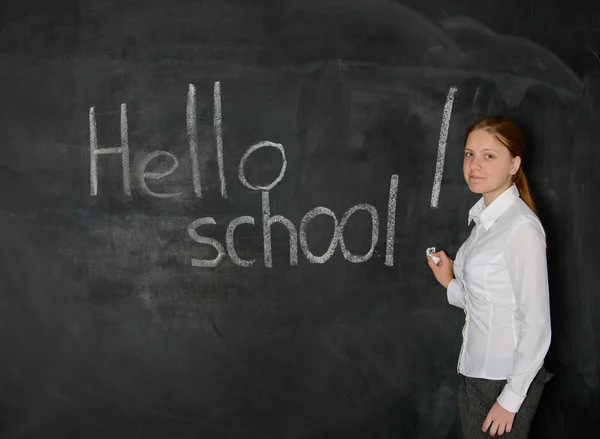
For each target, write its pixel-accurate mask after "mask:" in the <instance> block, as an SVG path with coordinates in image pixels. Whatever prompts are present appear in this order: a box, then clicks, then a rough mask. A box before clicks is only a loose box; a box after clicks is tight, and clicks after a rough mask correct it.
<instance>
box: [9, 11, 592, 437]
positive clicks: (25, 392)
mask: <svg viewBox="0 0 600 439" xmlns="http://www.w3.org/2000/svg"><path fill="white" fill-rule="evenodd" d="M599 53H600V5H598V3H597V2H594V1H592V0H589V1H587V2H579V3H577V2H567V1H562V2H553V3H552V2H543V3H542V2H533V1H532V2H522V1H498V0H493V1H492V0H487V1H478V2H467V1H453V2H450V1H442V0H428V1H417V0H414V1H404V2H398V1H391V0H381V1H372V0H348V1H334V0H318V1H317V0H293V1H292V0H281V1H274V0H273V1H270V0H262V1H261V0H254V1H251V0H247V1H241V0H237V1H208V0H207V1H195V2H194V1H178V2H167V1H158V0H153V1H141V0H137V1H136V0H132V1H124V0H122V1H114V0H113V1H103V2H100V1H89V0H81V1H75V0H45V1H42V0H38V1H34V0H27V1H23V0H21V1H4V2H2V3H1V4H0V148H1V151H2V160H1V161H0V206H1V208H0V258H1V259H0V261H1V264H0V294H1V296H0V298H1V305H0V358H1V360H0V437H1V438H5V437H6V438H30V437H31V438H33V437H36V438H39V437H44V438H65V437H85V438H90V439H91V438H106V437H113V438H121V437H123V438H131V437H133V438H135V437H139V438H196V437H203V438H261V439H267V438H274V439H275V438H276V439H281V438H312V439H316V438H327V439H331V438H364V437H369V438H398V437H402V438H405V437H406V438H408V437H410V438H457V437H459V426H458V418H457V408H456V390H457V384H458V381H457V372H456V361H457V357H458V351H459V349H460V343H461V328H462V324H463V317H464V315H463V313H462V312H461V311H460V310H459V309H457V308H454V307H452V306H450V305H448V303H447V301H446V298H445V295H444V291H443V289H442V288H441V287H440V286H439V285H438V284H437V283H436V281H435V279H434V278H433V276H432V275H431V273H430V270H429V268H428V267H427V265H426V262H425V255H424V252H425V249H426V248H427V247H430V246H436V247H437V248H438V249H440V248H441V249H445V250H446V251H447V252H448V253H449V254H450V255H451V256H454V254H455V252H456V250H457V249H458V247H459V246H460V244H461V243H462V242H463V240H464V239H465V238H466V237H467V236H468V233H469V227H468V226H467V213H468V209H469V208H470V206H471V205H472V204H473V203H474V202H475V201H476V200H477V196H475V195H473V194H471V193H470V192H469V191H468V188H467V186H466V184H465V183H464V181H463V178H462V167H461V166H462V142H463V135H464V130H465V128H466V126H467V125H468V124H469V123H470V122H472V121H474V120H475V119H477V118H479V117H482V116H486V115H489V114H504V115H507V116H510V117H513V118H515V119H516V120H517V121H519V123H520V124H521V125H522V126H523V129H524V131H525V132H526V136H527V141H528V148H529V149H528V151H527V155H526V157H525V169H526V171H527V174H528V176H529V179H530V181H531V184H532V188H533V191H534V195H535V197H536V200H537V202H538V206H539V209H540V218H541V219H542V222H543V224H544V226H545V227H546V231H547V235H548V264H549V269H550V283H551V304H552V319H553V321H552V324H553V342H552V346H551V349H550V352H549V355H548V357H547V368H548V369H549V370H550V371H551V372H554V373H555V374H556V376H555V378H554V379H553V380H552V381H551V382H550V383H549V384H548V385H547V387H546V391H545V394H544V398H543V401H542V403H541V406H540V409H539V411H538V414H537V416H536V418H535V421H534V425H533V432H532V437H535V438H552V439H554V438H556V439H558V438H561V439H562V438H575V437H587V436H586V434H588V433H590V432H593V431H594V430H595V429H597V428H598V427H599V426H600V425H599V422H598V413H599V412H600V384H599V378H600V374H599V371H600V366H599V359H598V352H599V348H600V346H599V338H598V333H599V330H600V299H599V295H598V285H597V284H598V282H597V268H596V267H597V265H598V263H599V262H600V257H599V256H600V252H598V250H597V245H598V242H599V241H600V239H599V238H600V229H599V228H598V214H599V212H598V202H597V199H598V196H597V194H598V190H599V189H600V177H599V176H598V175H599V174H598V172H597V169H598V165H600V153H599V152H598V151H599V149H598V138H600V58H599V55H598V54H599ZM452 87H455V89H453V88H452ZM451 90H455V94H454V95H452V91H451ZM449 96H450V97H452V96H453V97H454V99H453V100H452V99H451V98H450V99H449ZM219 104H220V105H219ZM445 106H446V108H447V111H446V113H444V108H445ZM219 107H220V110H221V111H218V109H219ZM444 114H446V116H447V117H446V118H444ZM444 120H446V121H449V125H448V130H447V143H446V144H445V153H444V148H443V147H440V144H441V145H442V146H443V145H444V140H445V137H444V135H443V132H444V129H443V125H444ZM94 134H95V135H94ZM94 139H97V145H96V148H97V150H96V151H100V153H98V154H96V153H92V149H91V148H92V147H94V145H95V140H94ZM259 142H271V143H270V144H269V145H270V146H276V144H277V145H281V146H280V147H279V148H280V149H277V147H265V148H259V149H257V150H256V151H255V152H252V153H251V154H250V156H249V157H247V160H246V159H244V157H245V154H246V153H247V152H248V151H249V149H250V148H251V147H252V146H253V145H256V144H257V143H259ZM108 148H121V149H120V150H117V149H113V150H109V149H108ZM219 150H221V151H222V155H220V154H219V153H218V151H219ZM157 151H162V152H157ZM281 151H283V152H284V154H285V161H284V160H283V158H282V154H281ZM102 152H104V153H102ZM109 152H112V153H110V154H109ZM127 153H128V154H127ZM153 153H154V155H151V154H153ZM94 158H96V159H97V165H96V168H95V169H96V171H97V172H96V173H95V172H94V165H93V163H94ZM240 162H242V164H243V165H244V166H242V175H243V176H244V177H245V178H246V179H247V185H244V184H243V182H242V180H243V179H240V175H239V172H240V171H239V165H240ZM438 162H439V163H440V166H439V167H437V168H436V166H437V163H438ZM284 164H285V170H283V171H282V168H283V165H284ZM441 165H443V166H441ZM436 170H437V174H436ZM280 172H281V173H282V178H281V179H280V181H279V182H276V179H277V177H278V175H279V174H280ZM94 175H95V176H96V177H95V178H96V180H95V181H96V183H94ZM436 175H437V176H438V182H440V183H441V185H440V186H436V185H435V183H434V177H435V176H436ZM221 177H223V179H222V178H221ZM271 182H276V184H275V185H273V187H271V188H268V189H262V190H261V189H258V190H256V189H251V188H249V187H247V186H253V187H254V188H257V187H258V186H263V187H265V186H269V185H270V183H271ZM436 187H438V188H439V199H438V201H437V203H433V202H432V194H435V193H436ZM353 206H359V207H358V208H357V209H358V210H356V209H355V210H356V211H355V212H354V213H352V212H353V210H351V209H352V208H353ZM316 207H320V208H321V209H317V210H315V211H313V209H314V208H316ZM311 211H313V212H314V218H312V220H311V216H310V215H309V216H306V215H307V214H308V213H309V212H311ZM346 212H347V213H348V214H350V213H352V214H351V215H349V216H348V215H344V214H345V213H346ZM239 217H244V218H242V219H241V220H238V221H239V222H240V225H239V226H238V227H237V229H235V231H232V230H231V227H230V225H231V222H232V221H234V220H235V219H236V218H239ZM334 217H335V218H334ZM303 219H304V221H303ZM211 222H212V224H211ZM252 222H254V225H253V224H252ZM270 222H273V224H272V225H269V224H270ZM234 224H235V222H234ZM228 228H229V229H230V230H229V231H230V238H231V239H230V240H229V244H230V247H231V246H233V248H234V249H235V252H236V254H237V255H238V256H239V258H240V259H239V260H238V259H236V257H235V254H233V253H232V252H231V248H227V239H226V237H227V234H228ZM288 229H291V230H292V233H290V231H289V230H288ZM232 232H233V233H232ZM231 233H232V234H231ZM269 236H270V243H269ZM290 236H292V237H293V238H294V239H292V242H291V244H290ZM220 247H222V248H220ZM269 248H270V251H269ZM328 248H329V249H330V250H331V251H330V252H329V253H328V252H327V251H328ZM219 249H220V250H223V256H222V258H220V259H218V260H216V261H215V262H213V263H212V265H214V266H208V267H207V266H202V265H207V264H210V262H207V261H211V260H214V259H215V258H216V257H217V255H218V251H217V250H219ZM311 254H312V255H313V256H310V255H311ZM307 255H308V256H307ZM363 255H364V257H362V258H361V256H363ZM232 256H233V257H232ZM295 257H297V261H296V260H295ZM244 261H247V262H244ZM244 265H245V266H244Z"/></svg>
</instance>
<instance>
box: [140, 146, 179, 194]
mask: <svg viewBox="0 0 600 439" xmlns="http://www.w3.org/2000/svg"><path fill="white" fill-rule="evenodd" d="M161 155H162V156H167V157H170V158H171V159H172V160H173V165H172V166H171V167H170V168H169V169H167V170H166V171H164V172H146V167H147V166H148V164H149V163H150V162H151V161H152V160H154V159H155V158H158V157H160V156H161ZM177 166H179V162H178V161H177V157H175V156H174V155H173V154H171V153H170V152H167V151H154V152H152V153H150V154H148V155H147V156H146V157H144V158H143V159H142V160H141V161H140V164H139V165H138V177H139V179H140V186H141V187H142V190H143V191H144V192H145V193H146V194H148V195H150V196H151V197H155V198H173V197H177V196H178V195H181V194H182V192H176V193H169V194H158V193H156V192H154V191H152V190H150V188H148V185H147V184H146V179H147V178H149V179H151V180H158V179H159V178H163V177H166V176H167V175H171V174H172V173H173V171H175V169H177Z"/></svg>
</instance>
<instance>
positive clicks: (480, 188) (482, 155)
mask: <svg viewBox="0 0 600 439" xmlns="http://www.w3.org/2000/svg"><path fill="white" fill-rule="evenodd" d="M520 165H521V158H520V157H512V156H511V153H510V151H509V150H508V148H507V147H506V146H504V145H503V144H502V143H500V142H499V141H497V140H496V138H495V137H494V136H492V135H491V134H488V133H487V132H486V131H484V130H475V131H473V132H471V134H469V137H468V138H467V143H466V144H465V155H464V160H463V174H464V176H465V180H466V182H467V184H468V185H469V189H470V190H471V192H474V193H476V194H482V195H483V198H484V200H485V204H486V205H487V206H489V205H490V203H491V202H492V201H494V200H495V199H496V197H497V196H498V195H500V194H501V193H502V192H504V191H505V190H506V189H508V188H509V187H510V186H511V185H512V176H513V175H515V174H516V173H517V171H518V170H519V166H520Z"/></svg>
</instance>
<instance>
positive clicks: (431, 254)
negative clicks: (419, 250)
mask: <svg viewBox="0 0 600 439" xmlns="http://www.w3.org/2000/svg"><path fill="white" fill-rule="evenodd" d="M434 253H435V247H429V248H428V249H427V250H425V254H426V255H427V257H429V258H431V259H433V262H435V265H437V264H439V263H440V258H438V257H437V256H435V255H434Z"/></svg>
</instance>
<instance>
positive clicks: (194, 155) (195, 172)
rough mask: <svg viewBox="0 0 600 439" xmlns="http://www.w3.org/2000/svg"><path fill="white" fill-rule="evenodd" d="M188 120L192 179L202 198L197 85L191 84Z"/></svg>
mask: <svg viewBox="0 0 600 439" xmlns="http://www.w3.org/2000/svg"><path fill="white" fill-rule="evenodd" d="M185 115H186V121H187V135H188V143H189V144H190V161H191V162H192V181H193V182H194V193H195V194H196V196H197V197H200V198H202V185H201V183H200V168H199V166H200V165H199V163H198V126H197V125H196V87H194V86H193V85H192V84H190V86H189V89H188V96H187V106H186V112H185Z"/></svg>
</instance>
